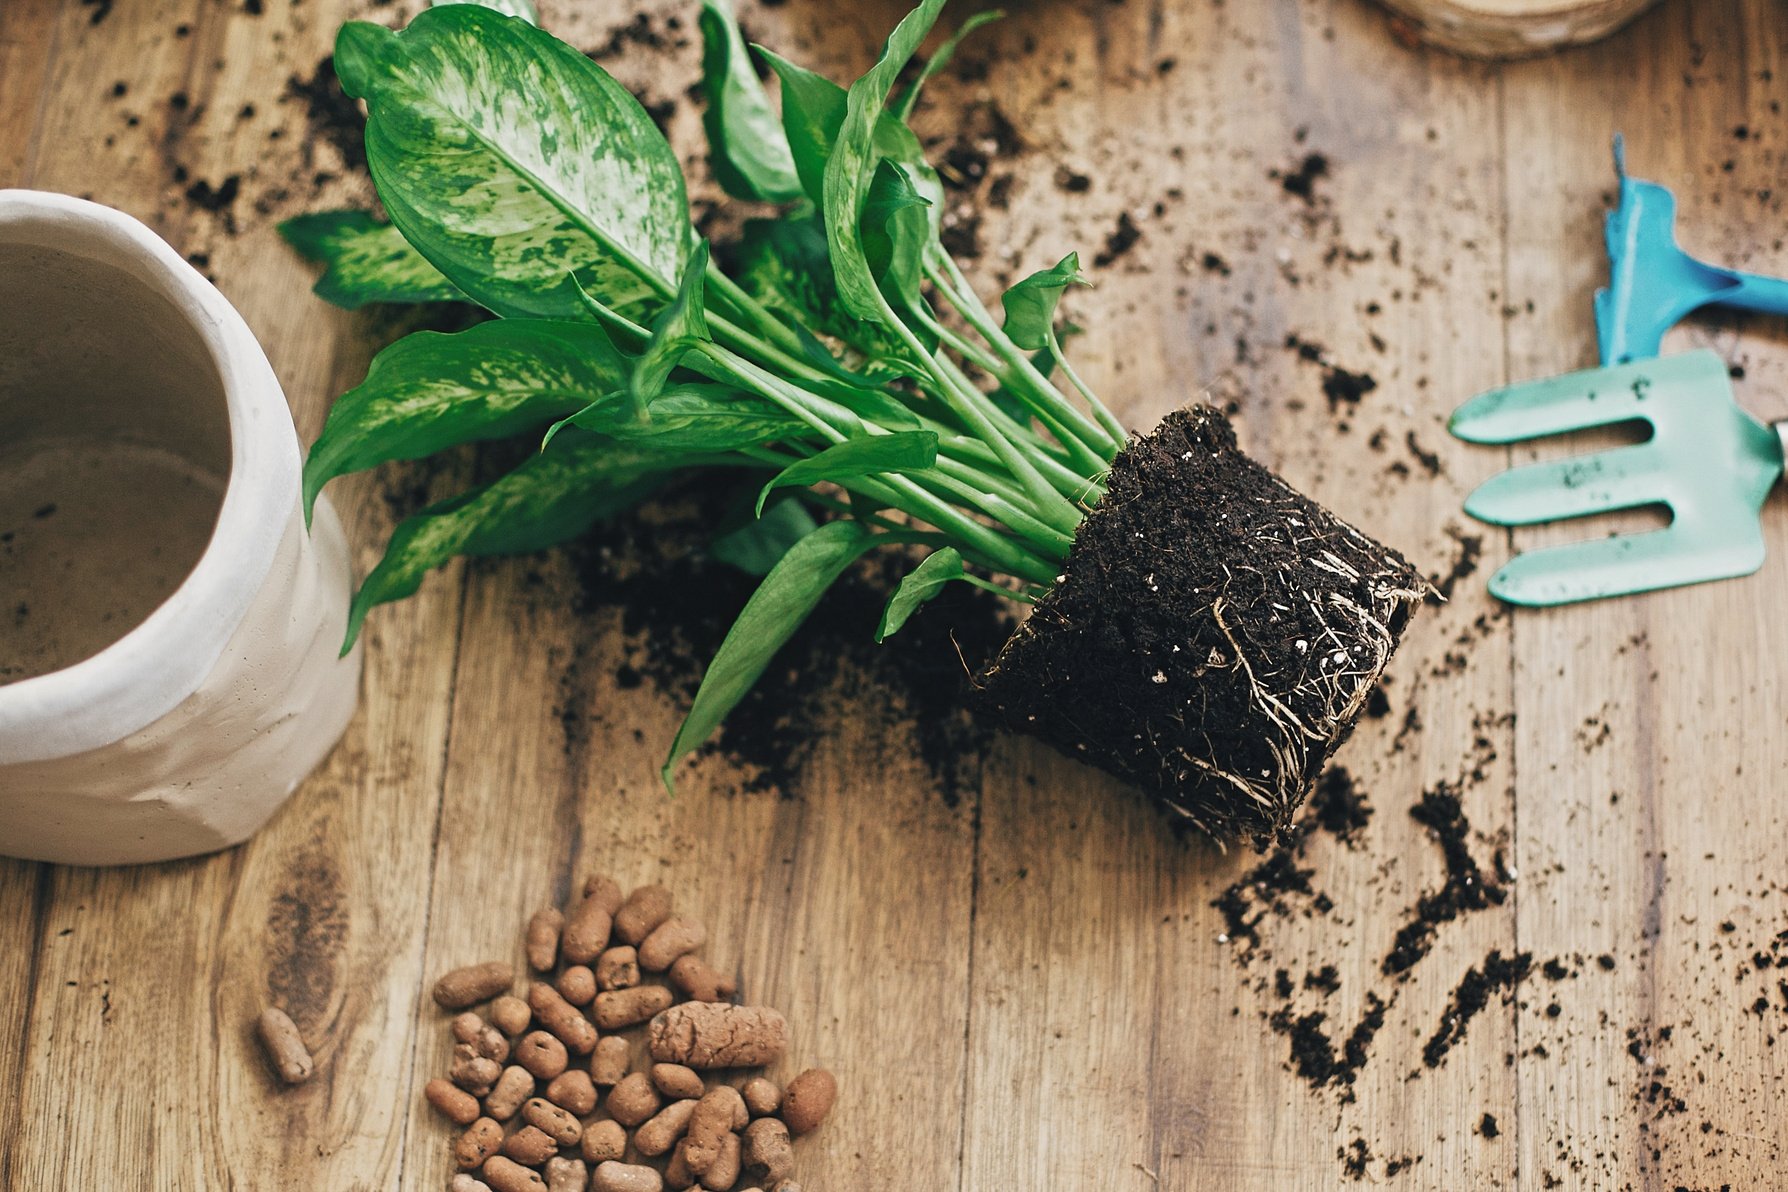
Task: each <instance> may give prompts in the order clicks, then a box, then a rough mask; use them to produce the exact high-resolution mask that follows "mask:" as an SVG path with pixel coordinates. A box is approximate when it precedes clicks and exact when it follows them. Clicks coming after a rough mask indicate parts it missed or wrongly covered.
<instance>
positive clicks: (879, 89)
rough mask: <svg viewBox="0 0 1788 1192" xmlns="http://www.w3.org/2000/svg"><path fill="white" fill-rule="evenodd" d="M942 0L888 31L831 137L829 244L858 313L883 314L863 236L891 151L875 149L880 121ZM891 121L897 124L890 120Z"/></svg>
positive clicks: (845, 297) (843, 294)
mask: <svg viewBox="0 0 1788 1192" xmlns="http://www.w3.org/2000/svg"><path fill="white" fill-rule="evenodd" d="M944 3H945V0H920V4H919V6H918V7H917V8H915V9H914V10H913V11H912V12H910V13H908V14H907V15H906V17H905V18H904V19H902V20H901V22H900V24H899V25H897V26H895V28H894V32H893V33H892V34H890V35H889V36H888V42H887V45H886V46H885V47H884V48H883V50H882V56H881V58H880V59H879V60H878V61H877V62H876V64H875V65H874V66H872V67H870V68H869V72H868V73H867V74H865V75H864V76H863V77H862V78H860V79H858V80H857V81H856V82H855V83H852V84H851V88H850V91H849V93H848V97H847V102H846V107H845V116H844V123H843V124H842V125H841V126H840V127H839V129H838V135H837V137H836V138H835V139H834V141H833V144H832V156H831V160H829V161H828V162H827V163H826V182H825V196H824V198H825V201H824V204H823V207H824V211H825V218H826V246H827V247H828V248H829V249H830V250H831V253H832V268H833V272H834V274H835V276H836V278H837V282H838V297H839V300H840V301H841V302H842V303H843V304H844V308H845V309H846V310H848V311H850V312H851V313H852V314H854V315H856V316H857V317H858V318H860V319H872V320H879V319H881V318H882V317H883V316H882V313H881V312H882V303H881V295H880V292H879V290H878V289H877V287H876V277H875V274H874V272H873V271H872V270H871V269H870V267H869V261H868V259H867V257H866V256H865V253H864V248H863V243H862V239H861V225H862V219H863V208H864V205H865V204H866V203H867V202H868V201H869V196H870V190H871V189H872V187H873V186H874V183H875V176H876V167H877V164H878V162H879V161H880V159H881V157H883V156H887V155H886V154H883V153H881V152H879V151H878V149H877V146H876V136H875V132H876V126H877V124H878V123H879V122H881V121H882V120H883V119H884V118H886V112H885V110H884V109H885V108H886V105H887V102H888V92H889V90H890V89H891V88H892V87H893V85H894V79H895V76H897V75H898V74H899V73H900V70H901V68H902V67H904V66H905V65H906V63H907V61H908V60H909V59H910V58H911V57H912V56H913V52H914V51H915V50H917V49H918V48H919V43H920V42H922V41H924V40H925V35H926V33H928V32H930V30H931V26H932V25H933V23H935V22H936V20H937V15H938V12H939V11H940V10H941V9H942V8H943V6H944ZM889 123H894V124H898V122H897V121H892V120H890V121H889ZM896 160H897V161H898V160H899V159H896ZM902 164H904V163H902Z"/></svg>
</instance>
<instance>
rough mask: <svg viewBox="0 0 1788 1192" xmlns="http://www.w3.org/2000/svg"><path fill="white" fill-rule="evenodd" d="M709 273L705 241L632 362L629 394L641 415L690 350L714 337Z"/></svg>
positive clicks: (690, 261) (698, 246)
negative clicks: (707, 306)
mask: <svg viewBox="0 0 1788 1192" xmlns="http://www.w3.org/2000/svg"><path fill="white" fill-rule="evenodd" d="M707 270H708V245H707V242H706V241H703V242H702V243H701V244H699V245H697V246H696V249H695V252H694V253H692V254H691V255H690V257H689V264H688V266H687V267H686V268H685V269H684V270H683V280H682V282H681V284H679V285H678V287H677V297H676V299H675V301H673V302H672V303H671V304H670V305H669V306H667V307H665V308H664V309H663V310H662V311H660V312H659V314H658V317H657V318H656V319H654V320H652V338H651V339H650V340H648V341H647V343H646V349H645V351H643V352H641V353H640V354H639V356H638V357H637V358H636V359H635V360H634V362H633V371H632V372H631V373H630V374H629V376H628V378H627V393H628V396H629V397H631V398H632V399H633V407H634V410H635V412H637V413H639V414H640V415H642V416H645V415H646V411H647V410H648V408H649V407H650V405H651V403H652V401H653V399H654V398H656V397H657V396H658V395H659V394H660V393H661V392H663V390H664V384H665V382H666V381H668V380H669V379H670V375H671V372H672V370H674V369H675V368H676V367H677V365H678V364H680V363H682V361H683V357H684V356H685V355H687V354H688V352H689V349H690V348H693V347H695V346H696V345H697V344H702V343H707V342H708V341H709V340H711V339H712V338H713V337H712V336H711V335H709V334H708V318H707V315H706V313H705V311H704V308H703V305H702V297H703V292H704V291H703V286H704V278H705V276H706V274H707Z"/></svg>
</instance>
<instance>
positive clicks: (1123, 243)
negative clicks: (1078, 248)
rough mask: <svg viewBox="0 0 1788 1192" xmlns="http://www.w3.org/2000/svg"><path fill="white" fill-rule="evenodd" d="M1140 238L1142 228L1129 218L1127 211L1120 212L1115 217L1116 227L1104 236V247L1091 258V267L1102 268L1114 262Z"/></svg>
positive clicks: (1133, 246) (1134, 245) (1127, 251)
mask: <svg viewBox="0 0 1788 1192" xmlns="http://www.w3.org/2000/svg"><path fill="white" fill-rule="evenodd" d="M1141 239H1142V229H1141V228H1139V227H1137V226H1136V221H1135V220H1133V219H1131V218H1130V213H1129V212H1128V211H1125V212H1121V213H1120V214H1119V215H1118V218H1117V227H1115V228H1113V229H1112V230H1111V235H1109V236H1107V237H1105V247H1104V248H1102V249H1100V250H1099V253H1098V255H1097V256H1095V257H1094V258H1093V267H1094V268H1096V269H1103V268H1105V267H1106V266H1107V265H1111V264H1114V263H1116V262H1117V261H1118V260H1120V259H1121V258H1122V257H1124V256H1125V255H1126V254H1127V253H1129V251H1130V250H1131V249H1133V248H1135V247H1136V244H1137V242H1138V241H1140V240H1141Z"/></svg>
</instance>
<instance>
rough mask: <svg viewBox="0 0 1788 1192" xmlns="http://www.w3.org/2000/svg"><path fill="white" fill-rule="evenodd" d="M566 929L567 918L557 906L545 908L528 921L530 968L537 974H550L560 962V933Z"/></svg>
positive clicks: (536, 912) (527, 949)
mask: <svg viewBox="0 0 1788 1192" xmlns="http://www.w3.org/2000/svg"><path fill="white" fill-rule="evenodd" d="M564 929H565V916H564V915H563V914H562V913H560V911H559V908H558V907H556V906H549V907H543V908H542V909H540V910H537V911H535V912H534V914H533V915H532V916H531V917H530V918H529V919H528V932H527V937H526V951H527V954H528V967H529V968H531V969H533V970H534V971H535V972H537V973H550V972H552V971H553V965H555V964H557V963H558V962H559V933H560V932H562V931H563V930H564Z"/></svg>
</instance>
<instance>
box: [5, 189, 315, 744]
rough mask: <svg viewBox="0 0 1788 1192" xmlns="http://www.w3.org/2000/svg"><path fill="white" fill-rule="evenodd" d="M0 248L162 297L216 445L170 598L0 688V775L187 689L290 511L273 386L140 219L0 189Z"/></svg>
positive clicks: (207, 666)
mask: <svg viewBox="0 0 1788 1192" xmlns="http://www.w3.org/2000/svg"><path fill="white" fill-rule="evenodd" d="M0 242H3V243H9V244H28V245H34V246H38V247H43V248H49V249H54V250H56V251H58V252H65V253H69V254H71V255H75V256H83V257H86V258H88V259H90V260H94V261H99V262H102V263H104V264H107V265H110V266H113V267H114V268H118V269H121V270H123V271H125V272H126V273H128V274H130V275H131V276H133V277H135V278H136V279H137V280H138V281H140V282H142V283H143V284H144V285H145V286H147V287H148V288H149V289H151V290H153V291H154V292H155V293H157V294H159V295H161V297H163V298H164V299H166V300H167V301H168V303H169V304H170V305H172V306H173V307H174V309H175V310H176V311H177V312H179V314H180V315H181V316H182V317H183V318H184V319H185V320H186V321H187V324H188V325H189V326H190V327H191V328H192V330H193V332H194V333H195V334H196V335H197V336H198V337H199V340H200V342H201V343H202V344H203V345H204V348H205V351H206V352H207V353H208V355H209V357H210V360H211V364H212V366H213V367H214V368H215V369H216V370H217V376H218V381H219V384H220V385H221V387H222V390H223V395H224V406H225V411H226V413H227V416H228V418H229V435H230V474H229V479H228V481H227V483H226V484H225V486H224V495H223V501H222V503H221V505H220V506H219V508H218V517H217V524H216V526H215V528H214V529H213V530H212V534H211V539H210V541H209V542H208V543H207V544H206V546H205V550H204V553H203V554H201V555H200V556H199V560H198V562H197V563H196V564H195V565H194V566H193V568H192V570H191V571H190V572H188V573H187V576H186V578H185V579H184V580H182V581H181V583H180V586H179V587H178V588H176V589H175V590H174V592H173V594H172V595H170V596H169V597H168V598H167V599H166V600H165V601H163V602H162V604H161V605H159V606H158V607H157V608H156V609H155V610H154V611H153V612H151V613H150V614H149V616H148V617H146V618H145V619H144V620H143V621H142V622H141V623H139V624H138V625H137V626H136V627H135V628H133V629H131V630H130V631H129V632H127V633H125V634H123V635H122V636H121V637H119V638H118V639H117V640H116V641H114V642H112V643H111V644H110V645H108V646H106V647H105V648H104V649H103V650H100V651H99V652H98V653H96V654H93V655H92V656H90V657H88V658H84V659H82V660H81V661H79V662H77V663H75V664H73V665H72V666H67V667H64V668H63V669H61V670H57V671H50V672H49V673H47V674H42V675H36V676H33V677H32V678H29V679H21V680H19V681H18V682H16V683H10V684H7V685H5V686H0V765H9V764H19V763H25V762H41V761H48V760H52V759H55V758H60V757H68V756H70V755H73V754H78V753H85V752H87V751H89V750H93V749H98V748H101V747H103V746H105V745H109V744H112V743H114V742H116V741H119V740H122V739H123V738H125V737H128V736H130V735H131V734H133V733H136V732H138V731H140V730H142V729H144V728H147V727H148V726H149V725H152V724H154V723H155V722H156V721H157V720H160V719H161V718H162V717H163V716H166V715H167V714H168V713H169V712H171V711H173V710H174V709H175V708H176V707H178V706H179V705H180V703H181V702H182V701H184V700H185V699H186V698H187V697H188V696H190V695H191V694H192V693H193V692H194V691H196V690H198V688H199V685H200V684H201V683H202V682H203V681H204V679H205V676H206V675H208V674H209V673H210V672H211V671H212V669H213V668H214V667H215V666H216V664H217V660H218V659H219V658H220V657H221V656H222V654H223V652H224V648H225V647H226V646H227V645H228V644H229V641H230V638H231V636H232V635H234V633H235V632H236V630H237V628H238V627H239V626H240V625H241V624H242V622H243V620H244V619H245V617H246V616H247V614H248V611H249V607H250V605H251V604H252V603H253V602H254V599H255V597H256V595H257V594H258V593H259V592H260V590H261V588H262V586H263V585H264V583H265V582H266V579H267V576H268V574H269V573H270V572H271V570H272V567H273V561H274V556H275V554H276V552H277V550H278V548H279V544H280V540H281V538H282V537H283V536H284V534H285V532H286V529H287V526H288V524H289V523H290V522H291V520H292V517H293V514H294V513H295V511H296V508H297V503H298V486H299V456H298V438H297V433H296V431H295V430H294V429H293V426H292V422H291V415H290V413H289V411H288V410H287V408H286V405H285V401H284V398H283V394H282V390H281V389H280V386H279V379H278V378H277V377H276V376H275V375H274V373H273V368H272V366H271V365H270V364H268V362H267V357H266V354H265V353H264V352H263V351H262V350H261V346H260V343H259V342H258V341H257V340H256V339H255V337H254V334H253V333H252V332H251V331H250V330H249V329H248V324H247V323H246V322H244V321H243V318H242V316H241V315H240V314H239V313H238V312H237V311H236V309H235V308H234V307H233V306H231V305H230V303H229V301H228V299H226V298H225V297H224V296H223V294H221V293H220V292H219V291H218V289H217V287H215V286H213V285H212V284H211V283H210V282H209V281H207V280H205V278H204V277H203V276H201V275H200V274H199V272H198V270H196V269H194V268H193V267H192V266H191V265H190V264H188V263H187V262H186V261H185V260H183V259H182V258H181V257H180V256H179V254H178V253H176V252H175V251H174V250H173V249H172V248H171V247H169V245H168V244H167V242H166V241H164V240H162V239H161V237H159V236H157V235H156V234H155V233H154V232H153V231H151V230H150V229H149V228H148V227H147V226H145V225H144V224H143V223H141V222H140V221H138V220H137V219H135V218H133V217H132V216H130V215H127V214H125V213H124V212H122V211H117V210H114V209H112V208H110V207H105V206H102V205H101V204H98V203H93V202H89V201H87V200H85V199H77V198H72V197H70V196H67V195H60V194H51V193H48V192H44V191H32V190H4V189H0ZM275 397H277V398H278V399H279V400H273V399H274V398H275Z"/></svg>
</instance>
